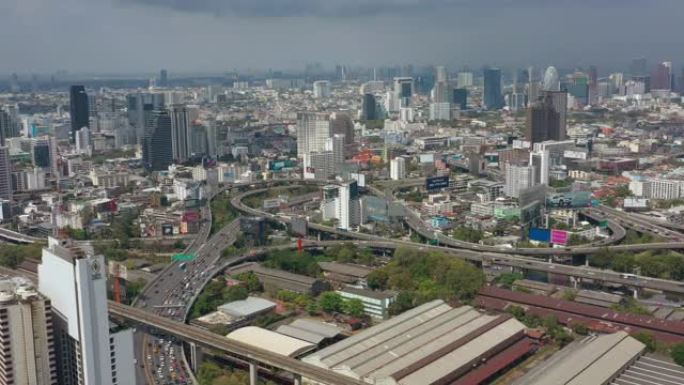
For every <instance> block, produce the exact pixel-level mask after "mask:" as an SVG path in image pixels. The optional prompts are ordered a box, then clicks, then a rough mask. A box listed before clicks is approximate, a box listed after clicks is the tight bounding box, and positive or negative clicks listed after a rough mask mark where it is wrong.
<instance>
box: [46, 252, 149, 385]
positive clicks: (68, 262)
mask: <svg viewBox="0 0 684 385" xmlns="http://www.w3.org/2000/svg"><path fill="white" fill-rule="evenodd" d="M106 281H107V272H106V264H105V259H104V256H102V255H99V256H93V255H87V254H86V253H85V252H83V251H82V250H81V249H78V248H77V247H74V246H73V245H71V244H70V243H69V241H60V240H57V239H54V238H48V246H47V247H46V248H44V249H43V255H42V262H41V264H40V265H38V283H39V285H38V287H39V291H40V292H41V293H42V294H43V295H45V296H47V297H48V298H49V299H50V302H51V304H52V309H53V321H54V333H55V342H56V351H57V352H58V353H57V372H58V374H59V379H60V384H62V385H130V384H135V383H136V377H135V363H134V358H133V333H132V332H131V331H130V330H121V331H116V330H114V329H112V328H111V327H110V323H109V313H108V310H107V282H106Z"/></svg>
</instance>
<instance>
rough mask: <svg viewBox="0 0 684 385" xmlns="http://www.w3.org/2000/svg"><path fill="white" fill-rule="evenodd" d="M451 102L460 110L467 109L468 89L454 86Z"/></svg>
mask: <svg viewBox="0 0 684 385" xmlns="http://www.w3.org/2000/svg"><path fill="white" fill-rule="evenodd" d="M451 102H452V103H454V104H455V105H456V107H458V108H460V109H461V110H466V109H468V90H467V89H465V88H455V89H454V91H453V98H452V99H451Z"/></svg>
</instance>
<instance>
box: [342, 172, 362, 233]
mask: <svg viewBox="0 0 684 385" xmlns="http://www.w3.org/2000/svg"><path fill="white" fill-rule="evenodd" d="M339 194H340V196H339V197H338V198H337V201H338V204H337V218H338V220H339V224H338V227H339V228H341V229H344V230H349V229H351V228H352V227H353V226H357V225H359V224H360V221H361V200H360V194H359V186H358V184H357V182H356V181H351V182H345V183H343V184H342V185H341V186H340V188H339Z"/></svg>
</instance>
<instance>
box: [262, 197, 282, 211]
mask: <svg viewBox="0 0 684 385" xmlns="http://www.w3.org/2000/svg"><path fill="white" fill-rule="evenodd" d="M280 203H281V200H280V198H273V199H264V205H263V207H264V210H268V209H277V208H278V207H280Z"/></svg>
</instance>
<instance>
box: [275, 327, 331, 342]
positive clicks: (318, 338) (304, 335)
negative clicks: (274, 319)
mask: <svg viewBox="0 0 684 385" xmlns="http://www.w3.org/2000/svg"><path fill="white" fill-rule="evenodd" d="M276 332H278V333H280V334H282V335H286V336H289V337H293V338H297V339H300V340H302V341H307V342H311V343H312V344H316V345H318V344H320V343H321V342H323V340H324V339H325V338H326V337H325V336H322V335H320V334H316V333H313V332H310V331H306V330H302V329H299V328H296V327H293V326H290V325H280V326H278V329H276Z"/></svg>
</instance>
